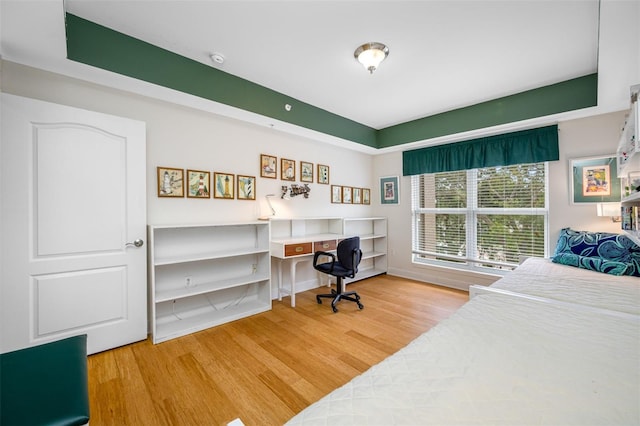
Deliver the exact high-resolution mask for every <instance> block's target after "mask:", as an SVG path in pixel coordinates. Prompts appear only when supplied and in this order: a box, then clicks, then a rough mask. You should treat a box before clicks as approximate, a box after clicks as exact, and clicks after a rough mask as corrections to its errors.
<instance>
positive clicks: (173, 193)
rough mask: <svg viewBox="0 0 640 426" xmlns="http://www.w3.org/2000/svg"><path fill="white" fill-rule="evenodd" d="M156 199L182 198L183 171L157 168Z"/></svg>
mask: <svg viewBox="0 0 640 426" xmlns="http://www.w3.org/2000/svg"><path fill="white" fill-rule="evenodd" d="M158 197H184V170H183V169H174V168H171V167H158Z"/></svg>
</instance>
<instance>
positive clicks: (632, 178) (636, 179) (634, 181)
mask: <svg viewBox="0 0 640 426" xmlns="http://www.w3.org/2000/svg"><path fill="white" fill-rule="evenodd" d="M626 186H627V187H628V188H629V191H628V195H631V194H635V193H636V192H640V171H638V172H636V171H633V172H629V173H628V174H627V185H626Z"/></svg>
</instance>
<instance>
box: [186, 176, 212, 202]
mask: <svg viewBox="0 0 640 426" xmlns="http://www.w3.org/2000/svg"><path fill="white" fill-rule="evenodd" d="M210 187H211V174H210V173H209V172H205V171H203V170H187V197H189V198H211V193H210V192H209V188H210Z"/></svg>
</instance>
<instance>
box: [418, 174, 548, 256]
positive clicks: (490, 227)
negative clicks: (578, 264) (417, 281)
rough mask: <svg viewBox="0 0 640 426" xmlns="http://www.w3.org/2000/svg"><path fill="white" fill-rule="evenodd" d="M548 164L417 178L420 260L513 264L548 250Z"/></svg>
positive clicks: (542, 254)
mask: <svg viewBox="0 0 640 426" xmlns="http://www.w3.org/2000/svg"><path fill="white" fill-rule="evenodd" d="M546 170H547V167H546V164H545V163H535V164H519V165H513V166H505V167H489V168H483V169H474V170H462V171H454V172H443V173H431V174H424V175H416V176H413V178H412V209H413V236H414V238H413V253H414V261H415V262H425V263H433V262H438V263H441V262H444V263H446V264H447V265H449V266H458V267H462V268H465V269H469V268H471V269H474V268H493V269H496V268H498V269H511V268H512V267H513V266H515V265H517V264H518V261H519V258H520V256H544V255H545V253H546V240H547V238H546V229H547V211H548V210H547V173H546Z"/></svg>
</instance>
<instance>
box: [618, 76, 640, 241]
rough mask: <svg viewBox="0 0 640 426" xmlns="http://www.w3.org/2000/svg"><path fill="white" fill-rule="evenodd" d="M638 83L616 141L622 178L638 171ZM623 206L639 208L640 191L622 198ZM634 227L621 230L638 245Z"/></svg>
mask: <svg viewBox="0 0 640 426" xmlns="http://www.w3.org/2000/svg"><path fill="white" fill-rule="evenodd" d="M639 91H640V85H637V86H633V87H632V88H631V110H630V113H629V116H628V117H627V121H626V123H625V126H624V129H623V130H622V135H621V137H620V142H619V143H618V150H617V159H618V176H619V177H621V178H624V177H626V176H627V175H628V173H629V172H640V141H638V133H639V132H638V129H639V128H640V108H639V107H638V92H639ZM622 205H623V206H636V207H638V208H640V192H635V193H632V194H631V195H629V196H626V197H623V198H622ZM635 228H636V229H633V230H629V229H623V231H624V232H625V233H626V234H627V235H628V236H629V237H630V238H631V239H632V240H633V241H634V242H635V243H636V244H638V245H640V225H639V224H636V225H635Z"/></svg>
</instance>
